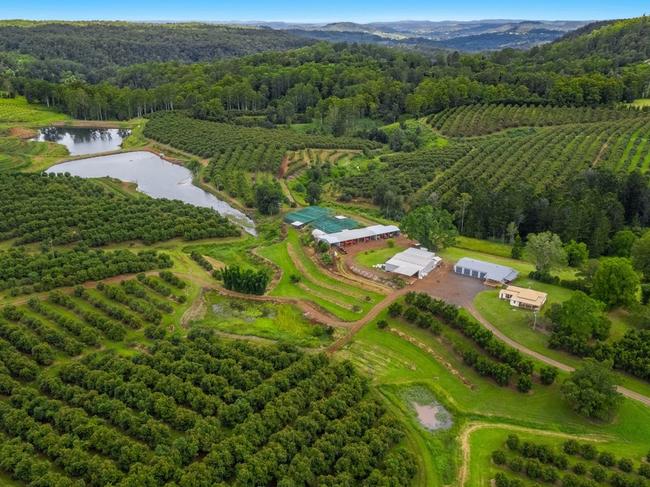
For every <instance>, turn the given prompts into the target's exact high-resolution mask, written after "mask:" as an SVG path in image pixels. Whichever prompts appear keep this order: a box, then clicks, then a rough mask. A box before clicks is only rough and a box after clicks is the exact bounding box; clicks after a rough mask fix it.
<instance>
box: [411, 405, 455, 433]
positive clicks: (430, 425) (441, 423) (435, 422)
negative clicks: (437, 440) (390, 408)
mask: <svg viewBox="0 0 650 487" xmlns="http://www.w3.org/2000/svg"><path fill="white" fill-rule="evenodd" d="M411 405H412V406H413V409H415V413H416V414H417V417H418V421H419V422H420V424H421V425H422V426H423V427H425V428H426V429H428V430H430V431H436V430H446V429H449V428H451V424H452V420H451V415H450V414H449V413H448V412H447V410H446V409H445V408H444V407H442V405H440V404H438V403H436V402H433V403H431V404H419V403H417V402H412V403H411Z"/></svg>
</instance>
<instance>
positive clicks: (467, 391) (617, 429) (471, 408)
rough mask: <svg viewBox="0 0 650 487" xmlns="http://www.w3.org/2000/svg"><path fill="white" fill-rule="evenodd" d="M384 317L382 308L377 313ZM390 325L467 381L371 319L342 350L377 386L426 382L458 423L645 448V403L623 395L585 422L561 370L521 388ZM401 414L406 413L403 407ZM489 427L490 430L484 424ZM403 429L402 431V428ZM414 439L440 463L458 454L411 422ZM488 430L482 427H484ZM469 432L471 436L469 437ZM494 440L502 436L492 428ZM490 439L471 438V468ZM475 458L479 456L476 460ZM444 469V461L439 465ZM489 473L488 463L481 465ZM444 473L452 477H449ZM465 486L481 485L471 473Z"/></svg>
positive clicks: (418, 332) (437, 481) (437, 482)
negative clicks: (569, 399) (606, 417)
mask: <svg viewBox="0 0 650 487" xmlns="http://www.w3.org/2000/svg"><path fill="white" fill-rule="evenodd" d="M382 318H384V319H385V318H386V315H385V314H384V315H382V316H379V317H378V319H382ZM389 322H390V324H391V326H394V327H396V328H398V329H400V330H403V331H405V332H407V333H409V334H410V335H411V336H414V337H416V338H417V339H418V340H420V341H421V342H423V343H425V344H426V345H428V346H430V347H431V348H432V349H434V350H435V351H436V352H437V353H439V354H441V355H442V356H443V358H444V359H445V360H446V361H448V362H449V363H451V364H452V366H453V367H454V368H455V369H456V370H457V371H459V372H460V373H461V374H462V375H463V376H464V377H465V378H466V379H467V380H468V381H469V382H470V383H471V384H472V386H473V387H469V386H467V385H465V384H464V383H463V382H462V381H461V380H460V379H459V378H458V377H457V376H455V375H454V374H452V373H451V372H450V370H448V369H447V368H446V367H445V366H443V365H442V364H440V363H439V362H438V361H437V360H436V359H435V358H434V357H433V356H432V355H431V354H429V353H427V352H425V351H423V350H421V349H420V348H418V347H417V346H415V345H413V344H411V343H409V342H408V341H406V340H404V339H402V338H400V337H398V336H396V335H394V334H392V333H390V332H387V331H383V330H380V329H379V328H377V326H376V324H374V323H372V324H369V325H367V326H366V327H365V328H364V329H362V330H361V331H360V332H359V333H358V334H357V336H356V337H355V339H354V341H353V342H352V343H351V344H350V345H348V346H347V347H345V348H344V349H343V350H342V351H341V352H340V354H341V356H343V357H346V358H349V359H350V360H352V361H353V362H354V363H355V364H356V365H357V366H359V368H361V369H362V370H364V371H365V372H366V373H367V375H369V376H370V377H371V378H372V380H373V383H375V384H376V385H378V386H379V387H380V390H384V389H386V388H387V387H407V386H409V385H413V384H417V385H423V386H426V387H427V388H429V389H430V390H431V391H432V392H433V393H435V395H436V396H437V398H438V399H439V400H440V401H441V402H442V403H443V404H444V405H445V407H446V408H447V409H448V410H450V411H452V413H453V416H454V422H455V423H456V424H459V425H464V424H465V423H466V422H467V421H485V422H492V423H506V424H513V425H519V426H524V427H532V428H537V429H540V430H546V431H558V432H565V433H570V434H579V435H598V436H605V437H606V438H607V439H608V442H609V443H610V444H611V445H612V451H617V449H619V448H621V449H622V448H627V451H628V453H627V454H626V455H627V456H630V457H633V458H636V459H638V458H640V456H641V455H642V454H644V453H647V452H646V450H647V447H648V443H647V438H648V437H650V436H649V435H650V409H648V408H646V407H644V406H643V405H641V404H640V403H637V402H635V401H632V400H628V399H625V400H624V401H623V405H622V407H621V409H620V411H619V414H618V416H617V417H616V418H615V419H614V420H613V421H612V422H611V423H608V424H603V423H599V422H592V421H589V420H586V419H584V418H582V417H581V416H579V415H577V414H576V413H574V412H573V411H572V410H571V409H570V408H569V407H568V406H567V405H566V404H565V403H564V401H563V399H562V397H561V394H560V385H559V382H561V381H562V380H563V379H564V378H565V377H566V374H560V377H559V379H558V383H557V384H554V385H553V386H550V387H547V386H542V385H540V384H535V385H534V388H533V391H532V392H531V393H529V394H526V395H523V394H521V393H519V392H517V391H516V390H515V389H514V388H503V387H498V386H496V385H495V384H494V382H493V381H491V380H487V379H484V378H483V377H481V376H479V375H478V374H477V373H475V372H474V371H473V370H472V369H469V368H468V367H466V366H465V365H464V364H463V363H462V361H460V360H459V359H458V358H457V357H456V356H455V354H454V353H453V352H451V351H450V350H448V348H447V347H446V346H442V345H441V344H440V343H439V342H438V341H437V340H436V339H435V338H434V337H433V336H432V335H431V334H430V333H429V332H427V331H425V330H422V329H419V328H416V327H413V326H411V325H407V324H402V323H398V322H395V321H392V320H390V319H389ZM402 420H403V421H404V422H407V421H410V420H409V419H408V418H407V417H405V416H404V415H402ZM487 431H488V432H489V431H492V430H487ZM408 434H409V433H407V435H408ZM410 434H411V435H412V434H416V435H417V436H418V437H419V438H421V441H420V442H418V441H411V443H410V444H411V445H415V446H414V448H416V450H415V451H416V452H417V453H418V454H419V455H428V456H429V457H430V459H429V460H428V463H427V465H432V464H433V463H432V462H435V463H436V464H438V463H439V462H442V463H443V465H457V464H458V459H459V457H460V452H459V450H458V445H457V443H456V442H452V443H451V444H448V445H447V448H446V449H442V451H441V449H440V447H439V446H440V441H441V437H440V435H439V434H438V433H430V432H427V431H425V430H423V429H421V428H420V429H419V430H416V433H413V432H412V430H411V433H410ZM488 435H489V433H488ZM473 438H474V437H472V441H473V442H474V440H473ZM495 438H496V440H495V441H496V442H497V444H498V442H500V441H501V439H500V438H501V437H500V436H498V435H497V436H495ZM492 444H493V443H490V442H486V443H485V444H484V443H482V442H481V441H480V440H479V441H476V442H475V443H474V445H475V449H474V450H473V451H474V452H478V454H477V455H472V457H471V458H472V464H471V467H472V475H474V474H475V473H476V472H479V473H480V472H486V468H487V467H486V463H485V462H486V460H487V461H489V458H488V457H487V456H486V455H489V453H491V451H492V450H493V449H494V447H493V446H492ZM481 462H482V463H481ZM453 470H454V472H453V474H449V473H447V474H442V475H443V478H441V477H440V476H441V473H440V467H439V466H436V467H435V469H434V471H432V472H427V476H426V479H425V482H424V483H421V484H420V485H427V486H442V485H449V484H452V483H453V482H454V480H455V474H456V471H455V469H453ZM442 471H443V472H444V471H445V469H442ZM487 472H488V474H489V469H488V470H487ZM450 477H451V478H450ZM467 485H470V486H479V485H487V484H486V483H484V482H483V483H481V481H480V480H476V477H472V478H471V480H470V482H469V483H468V484H467Z"/></svg>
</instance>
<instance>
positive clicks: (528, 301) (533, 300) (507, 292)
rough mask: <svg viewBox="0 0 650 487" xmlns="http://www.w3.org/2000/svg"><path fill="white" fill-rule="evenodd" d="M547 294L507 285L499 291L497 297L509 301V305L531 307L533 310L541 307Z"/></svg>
mask: <svg viewBox="0 0 650 487" xmlns="http://www.w3.org/2000/svg"><path fill="white" fill-rule="evenodd" d="M547 296H548V295H547V294H546V293H542V292H540V291H534V290H533V289H525V288H523V287H517V286H507V287H506V288H504V289H501V290H500V291H499V299H505V300H507V301H510V305H511V306H516V307H517V308H524V309H532V310H533V311H539V310H540V309H542V306H544V303H545V302H546V297H547Z"/></svg>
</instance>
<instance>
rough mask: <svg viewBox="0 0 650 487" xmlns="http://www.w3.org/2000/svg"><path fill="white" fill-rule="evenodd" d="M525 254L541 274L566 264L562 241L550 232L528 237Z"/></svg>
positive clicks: (533, 234)
mask: <svg viewBox="0 0 650 487" xmlns="http://www.w3.org/2000/svg"><path fill="white" fill-rule="evenodd" d="M526 254H527V255H528V256H529V257H530V258H531V259H532V260H533V262H534V263H535V268H536V269H537V270H538V271H539V272H542V273H548V272H550V270H551V269H552V268H553V267H555V266H558V265H564V264H566V252H565V250H564V248H563V246H562V240H560V237H559V236H558V235H556V234H554V233H551V232H542V233H532V234H530V235H528V239H527V242H526Z"/></svg>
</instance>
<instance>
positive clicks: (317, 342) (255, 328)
mask: <svg viewBox="0 0 650 487" xmlns="http://www.w3.org/2000/svg"><path fill="white" fill-rule="evenodd" d="M206 301H207V305H208V308H207V310H206V314H205V316H204V317H203V318H202V319H201V320H198V321H197V322H195V323H196V324H199V325H207V326H210V327H214V328H216V329H217V330H219V331H223V332H226V333H234V334H237V335H252V336H258V337H262V338H269V339H272V340H280V341H284V342H288V343H291V344H293V345H297V346H302V347H320V346H324V345H327V344H328V343H329V341H330V338H329V335H328V333H327V329H326V328H325V327H324V326H321V325H316V324H312V323H310V322H309V321H308V320H307V319H305V317H304V316H303V314H302V312H301V311H300V310H299V309H297V308H296V307H295V306H292V305H289V304H275V303H264V302H254V301H246V300H243V299H233V298H228V297H225V296H221V295H220V294H218V293H216V292H211V293H209V294H208V295H207V296H206Z"/></svg>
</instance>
